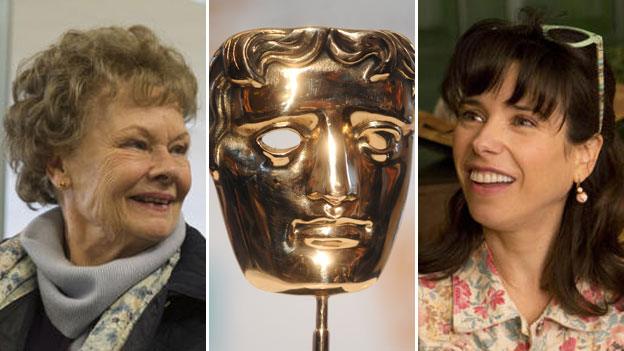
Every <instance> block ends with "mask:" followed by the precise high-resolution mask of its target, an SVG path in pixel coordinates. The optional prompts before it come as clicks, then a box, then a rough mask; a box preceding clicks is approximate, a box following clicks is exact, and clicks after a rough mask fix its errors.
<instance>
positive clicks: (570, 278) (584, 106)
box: [418, 14, 624, 316]
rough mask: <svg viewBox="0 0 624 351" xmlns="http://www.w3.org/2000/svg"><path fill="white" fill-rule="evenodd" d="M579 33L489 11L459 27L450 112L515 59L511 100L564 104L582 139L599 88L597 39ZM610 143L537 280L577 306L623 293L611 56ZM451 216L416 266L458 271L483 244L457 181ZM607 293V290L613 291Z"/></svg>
mask: <svg viewBox="0 0 624 351" xmlns="http://www.w3.org/2000/svg"><path fill="white" fill-rule="evenodd" d="M582 37H584V35H583V34H581V33H577V32H574V31H571V30H563V29H562V30H554V31H550V32H549V33H548V38H547V37H545V35H544V31H543V29H542V26H541V20H540V18H539V16H536V15H534V14H529V15H528V16H527V18H526V19H525V21H524V22H523V23H522V24H512V23H509V22H506V21H501V20H484V21H481V22H478V23H476V24H474V25H473V26H472V27H471V28H470V29H468V31H466V33H464V34H463V35H462V37H461V38H460V39H459V42H458V43H457V45H456V47H455V53H454V54H453V57H452V58H451V62H450V65H449V67H448V70H447V72H446V77H445V79H444V83H443V85H442V97H443V99H444V101H445V102H446V104H447V105H448V106H449V107H450V109H451V110H452V111H454V112H455V113H457V110H458V108H459V106H460V105H461V103H462V102H463V100H464V99H465V98H466V97H470V96H475V95H479V94H482V93H484V92H487V91H490V90H493V89H497V88H498V87H499V86H500V84H501V83H502V81H503V79H504V76H505V72H506V70H507V69H508V68H509V66H510V64H512V63H515V64H517V65H518V68H519V73H518V78H517V83H516V86H515V89H514V92H513V94H512V96H511V97H510V98H509V101H508V102H509V103H515V102H518V101H519V100H521V99H522V98H523V97H525V96H526V97H528V98H529V99H530V101H532V102H533V104H534V106H533V110H534V112H536V113H539V115H541V116H543V118H545V119H546V118H549V116H550V115H551V114H552V112H553V111H554V110H555V108H557V107H560V108H561V109H562V111H564V123H567V139H568V141H569V142H571V143H573V144H578V143H582V142H584V141H586V140H588V139H589V138H591V137H592V136H593V135H594V134H596V133H597V132H598V124H599V122H598V120H599V118H598V116H599V97H598V96H599V95H598V78H597V77H598V76H597V71H598V70H597V57H596V47H595V45H593V44H592V45H589V46H587V47H584V48H574V47H571V46H570V45H567V44H565V43H566V42H577V41H579V39H582ZM604 65H605V71H604V73H605V98H604V121H603V126H602V131H601V134H602V136H603V138H604V144H603V146H602V149H601V151H600V154H599V156H598V160H597V162H596V166H595V168H594V171H593V172H592V174H591V175H590V176H589V177H588V178H587V179H586V180H585V181H584V182H583V184H582V186H583V189H585V191H586V192H587V193H588V194H589V200H588V201H587V202H586V203H585V204H579V203H577V202H576V201H575V193H574V191H570V194H569V195H568V198H567V200H566V203H565V209H564V213H563V218H562V222H561V227H560V229H559V232H558V233H557V234H556V236H555V237H554V238H553V241H552V243H551V246H550V248H549V251H548V254H547V257H546V260H545V266H544V270H543V272H542V276H541V287H542V288H543V289H544V290H545V291H547V292H549V293H550V294H551V295H552V296H553V297H555V298H556V299H557V300H558V301H559V302H560V303H561V306H562V307H563V308H564V309H565V310H566V311H567V312H568V313H572V314H577V315H582V316H590V315H594V316H595V315H602V314H605V313H606V312H607V308H608V304H612V303H614V302H615V301H616V300H618V299H619V298H621V297H623V296H624V250H623V248H622V245H620V242H619V240H618V239H619V235H620V233H622V229H624V158H623V156H622V151H623V150H624V149H623V148H622V142H621V141H620V138H619V137H618V135H617V134H616V131H615V115H614V111H613V98H614V94H615V80H614V77H613V73H612V71H611V69H610V67H609V65H608V64H607V63H606V62H605V64H604ZM448 210H449V212H448V216H449V217H448V218H449V223H448V226H447V228H446V229H445V230H444V231H443V232H442V235H440V236H439V237H437V238H436V239H435V240H433V241H432V242H429V243H425V244H424V245H422V246H421V247H420V250H419V261H418V263H419V268H418V269H419V273H421V274H431V273H436V274H434V275H433V276H435V277H437V278H440V279H441V278H444V277H448V276H450V275H451V274H453V273H454V272H456V271H457V270H458V269H459V268H460V267H461V266H462V265H463V264H464V263H465V262H466V261H467V259H468V258H469V256H470V255H471V253H472V252H473V251H474V250H475V249H477V248H478V247H479V245H481V244H482V243H483V233H482V227H481V225H480V224H479V223H477V222H476V221H475V220H474V219H473V218H472V217H471V215H470V213H469V211H468V206H467V203H466V200H465V197H464V194H463V193H462V191H461V190H459V191H458V192H457V193H456V194H455V195H454V196H453V197H452V198H451V200H450V203H449V208H448ZM579 280H581V281H586V282H589V283H591V284H596V285H597V286H598V287H600V288H602V289H605V290H606V291H608V292H609V293H610V294H611V295H610V296H611V299H610V300H609V301H605V303H604V304H602V303H598V304H595V303H592V302H591V301H588V300H586V299H585V298H584V297H583V296H582V295H581V293H580V292H579V291H578V289H577V286H576V284H577V282H578V281H579ZM608 295H609V294H608Z"/></svg>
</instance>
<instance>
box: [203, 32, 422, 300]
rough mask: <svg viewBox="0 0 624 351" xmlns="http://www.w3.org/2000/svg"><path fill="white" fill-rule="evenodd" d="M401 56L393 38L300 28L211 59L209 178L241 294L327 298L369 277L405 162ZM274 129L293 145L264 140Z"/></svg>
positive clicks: (401, 45)
mask: <svg viewBox="0 0 624 351" xmlns="http://www.w3.org/2000/svg"><path fill="white" fill-rule="evenodd" d="M413 50H414V48H413V46H412V45H411V43H410V42H409V41H408V40H407V39H405V38H404V37H402V36H400V35H398V34H395V33H392V32H387V31H353V30H340V29H328V28H316V27H311V28H298V29H260V30H252V31H248V32H243V33H240V34H237V35H235V36H234V37H232V38H230V39H228V41H226V42H225V43H224V44H223V46H222V47H221V48H220V49H219V50H218V51H217V53H216V54H215V56H214V57H213V60H212V62H211V67H210V92H211V97H210V103H211V106H210V170H211V174H212V176H213V179H214V182H215V185H216V188H217V191H218V193H219V199H220V203H221V207H222V211H223V214H224V217H225V222H226V225H227V228H228V234H229V237H230V241H231V244H232V247H233V249H234V252H235V255H236V258H237V260H238V262H239V264H240V267H241V269H242V271H243V273H244V275H245V277H246V278H247V279H248V280H249V281H250V282H251V283H252V284H253V285H254V286H256V287H258V288H260V289H263V290H266V291H271V292H282V293H290V294H313V295H318V294H325V295H328V294H335V293H340V292H352V291H358V290H361V289H364V288H366V287H368V286H370V285H371V284H373V283H374V282H375V281H376V280H377V278H378V276H379V274H380V272H381V270H382V268H383V266H384V264H385V262H386V260H387V258H388V254H389V252H390V248H391V246H392V242H393V240H394V235H395V233H396V229H397V226H398V223H399V219H400V215H401V210H402V208H403V205H404V202H405V197H406V191H407V189H408V181H409V175H410V171H411V168H412V166H411V159H412V157H411V154H412V147H413V129H414V127H413V125H414V104H413V97H414V62H413V60H414V51H413ZM275 132H284V133H287V134H290V135H291V136H293V135H294V136H295V139H298V140H296V141H295V143H294V144H293V145H287V146H282V145H278V144H279V143H277V144H276V143H275V142H273V143H272V142H271V141H267V140H265V139H266V138H267V137H268V136H269V135H270V134H271V133H273V134H275Z"/></svg>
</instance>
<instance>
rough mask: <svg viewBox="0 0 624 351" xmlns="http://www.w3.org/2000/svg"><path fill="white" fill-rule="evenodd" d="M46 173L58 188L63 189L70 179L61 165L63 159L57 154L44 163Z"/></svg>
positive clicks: (69, 182)
mask: <svg viewBox="0 0 624 351" xmlns="http://www.w3.org/2000/svg"><path fill="white" fill-rule="evenodd" d="M46 174H47V175H48V178H49V179H50V181H51V182H52V184H53V185H54V187H55V188H56V189H58V190H63V189H65V188H67V187H69V186H70V184H71V179H70V178H69V175H68V174H67V172H65V168H64V167H63V160H62V159H61V158H60V157H59V156H54V157H52V158H51V159H50V160H49V161H48V163H47V164H46Z"/></svg>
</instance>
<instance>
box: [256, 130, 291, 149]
mask: <svg viewBox="0 0 624 351" xmlns="http://www.w3.org/2000/svg"><path fill="white" fill-rule="evenodd" d="M256 142H257V143H258V145H260V147H261V148H262V149H263V150H264V151H266V152H269V153H271V154H274V155H285V154H287V153H289V152H290V151H292V150H294V149H296V148H297V147H298V146H299V145H300V144H301V135H299V133H298V132H297V131H295V130H294V129H291V128H277V129H272V130H269V131H268V132H265V133H263V134H261V135H260V136H259V137H258V138H257V139H256Z"/></svg>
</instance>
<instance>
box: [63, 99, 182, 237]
mask: <svg viewBox="0 0 624 351" xmlns="http://www.w3.org/2000/svg"><path fill="white" fill-rule="evenodd" d="M120 95H123V94H120ZM88 118H89V122H88V123H87V127H86V128H87V130H86V131H85V135H84V137H83V139H82V140H81V143H80V145H79V146H78V148H77V150H76V151H75V152H73V153H72V154H71V155H69V156H67V157H62V164H63V168H64V172H65V174H66V175H67V176H68V177H69V180H70V186H69V187H68V189H66V190H65V191H63V203H62V206H63V211H64V212H65V213H66V218H69V219H70V220H71V221H72V222H74V223H73V225H74V226H82V227H83V228H84V229H89V227H91V228H93V227H97V228H100V229H101V230H102V231H104V232H107V231H109V232H110V233H111V234H114V235H124V236H126V237H127V238H126V239H124V240H130V241H132V240H133V239H138V240H142V241H145V240H147V241H151V242H155V241H159V240H162V239H164V238H165V237H167V236H168V235H169V234H170V233H171V232H172V231H173V229H174V227H175V225H176V223H177V221H178V219H179V215H180V209H181V206H182V201H183V200H184V197H185V196H186V194H187V192H188V190H189V187H190V184H191V175H190V168H189V162H188V159H187V155H186V154H187V150H188V148H189V143H190V137H189V134H188V131H187V129H186V127H185V124H184V119H183V117H182V114H181V113H180V111H179V110H178V109H176V108H175V106H157V107H137V106H136V105H134V104H133V103H132V102H131V101H130V99H128V98H127V97H123V96H120V97H119V98H116V99H115V100H114V101H113V102H112V103H110V104H109V105H108V106H107V108H105V109H102V110H100V109H98V106H97V105H96V106H95V107H94V108H93V109H92V112H91V115H90V116H89V117H88Z"/></svg>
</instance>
